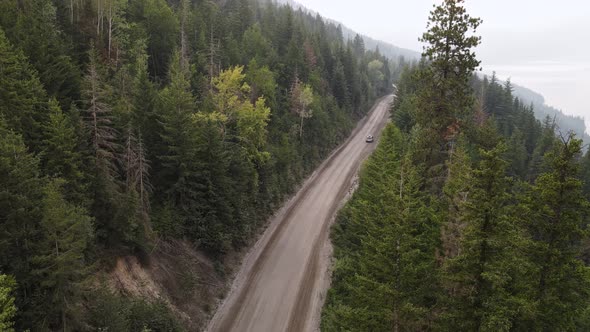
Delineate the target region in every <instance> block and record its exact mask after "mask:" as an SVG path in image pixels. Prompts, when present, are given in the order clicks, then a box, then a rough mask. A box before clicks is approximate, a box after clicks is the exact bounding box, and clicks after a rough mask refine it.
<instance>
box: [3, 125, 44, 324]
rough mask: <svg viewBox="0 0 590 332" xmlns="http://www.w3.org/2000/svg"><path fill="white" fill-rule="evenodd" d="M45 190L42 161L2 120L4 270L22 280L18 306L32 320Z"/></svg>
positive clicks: (24, 315)
mask: <svg viewBox="0 0 590 332" xmlns="http://www.w3.org/2000/svg"><path fill="white" fill-rule="evenodd" d="M42 187H43V180H42V179H41V178H40V176H39V160H38V158H36V157H35V156H33V155H32V154H31V153H30V152H29V151H28V149H27V148H26V146H25V144H24V142H23V139H22V137H21V136H20V135H18V134H16V133H15V132H14V131H12V130H10V129H8V128H7V125H6V123H5V122H4V121H3V120H2V119H1V118H0V252H2V255H0V269H1V270H2V272H4V273H8V274H11V275H13V276H14V277H15V278H16V280H17V281H18V285H19V287H18V289H17V291H18V293H17V294H18V296H17V306H18V307H19V308H22V309H23V313H22V315H23V317H27V318H28V319H32V317H31V316H33V313H32V312H31V311H30V309H31V307H30V303H31V301H32V292H33V289H34V284H35V283H36V282H37V281H38V280H36V279H35V278H34V277H33V276H32V275H31V268H32V267H31V264H30V257H31V256H33V255H34V253H35V244H36V243H37V242H38V241H39V238H40V236H41V234H40V232H39V227H38V224H39V220H40V219H41V211H40V205H41V199H42V195H43V193H42V190H41V189H42ZM21 319H22V317H21ZM25 321H26V319H25ZM29 326H30V325H29Z"/></svg>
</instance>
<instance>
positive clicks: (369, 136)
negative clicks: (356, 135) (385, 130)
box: [365, 135, 375, 143]
mask: <svg viewBox="0 0 590 332" xmlns="http://www.w3.org/2000/svg"><path fill="white" fill-rule="evenodd" d="M374 140H375V139H374V138H373V135H367V138H366V139H365V142H367V143H373V141H374Z"/></svg>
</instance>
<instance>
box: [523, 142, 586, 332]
mask: <svg viewBox="0 0 590 332" xmlns="http://www.w3.org/2000/svg"><path fill="white" fill-rule="evenodd" d="M581 146H582V142H581V140H578V139H576V138H575V137H574V135H573V134H570V135H569V136H567V137H565V138H562V139H561V141H559V142H558V143H557V144H556V146H555V148H554V149H552V150H551V152H550V153H548V154H547V155H546V160H547V164H548V167H549V169H548V171H547V172H546V173H543V174H541V175H540V176H539V177H538V178H537V180H536V181H535V185H534V187H533V190H532V192H531V194H530V197H529V199H528V201H527V202H525V204H526V205H527V206H528V207H529V211H530V215H529V218H528V220H530V225H529V228H530V232H531V234H532V236H533V239H534V252H533V256H532V259H533V262H534V264H535V265H536V267H537V269H538V273H537V274H536V275H535V280H533V286H534V287H535V295H534V299H535V300H536V301H537V305H538V309H537V317H536V319H535V321H534V322H533V323H532V326H531V328H534V329H543V330H552V331H556V330H560V331H571V330H575V328H576V321H577V320H578V319H579V318H580V317H581V316H582V313H583V312H584V310H586V309H587V308H588V305H589V299H590V292H589V290H590V270H589V268H588V267H587V266H585V265H584V264H583V262H582V261H581V260H580V259H579V255H580V252H581V244H582V241H583V240H584V239H585V238H587V234H586V231H585V228H586V216H587V215H588V212H589V209H588V208H589V205H588V201H587V200H586V199H584V196H583V194H582V190H581V188H582V183H581V181H580V180H579V179H578V178H577V176H578V167H579V165H578V163H577V158H578V157H579V155H580V153H581Z"/></svg>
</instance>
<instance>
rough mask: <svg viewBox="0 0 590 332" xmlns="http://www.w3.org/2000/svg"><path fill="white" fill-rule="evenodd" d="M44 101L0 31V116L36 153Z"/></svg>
mask: <svg viewBox="0 0 590 332" xmlns="http://www.w3.org/2000/svg"><path fill="white" fill-rule="evenodd" d="M46 100H47V99H46V93H45V91H44V90H43V86H42V85H41V83H40V82H39V79H38V78H37V73H36V72H35V70H34V69H33V68H32V67H31V65H30V64H29V63H28V59H27V58H26V57H25V55H24V54H23V53H22V52H21V51H19V50H16V49H15V48H14V47H13V46H12V45H11V44H10V42H9V41H8V39H7V38H6V35H5V34H4V31H3V30H2V29H1V28H0V116H2V117H3V118H4V121H5V122H6V124H7V125H8V127H9V128H10V129H12V130H14V131H15V132H16V133H18V134H20V135H22V137H23V139H24V140H25V143H26V144H27V146H29V147H31V149H32V150H33V151H36V152H38V151H39V150H40V141H41V136H40V133H41V132H42V130H41V126H42V124H44V123H45V122H46V115H47V114H46V109H45V104H44V103H45V101H46Z"/></svg>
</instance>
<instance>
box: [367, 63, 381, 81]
mask: <svg viewBox="0 0 590 332" xmlns="http://www.w3.org/2000/svg"><path fill="white" fill-rule="evenodd" d="M367 68H368V70H369V77H370V79H371V81H372V83H373V85H374V86H379V85H380V84H382V82H383V80H384V79H385V75H384V74H383V71H382V70H383V62H381V61H379V60H373V61H371V62H369V64H368V65H367Z"/></svg>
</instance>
